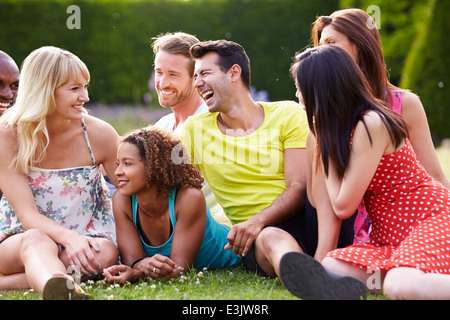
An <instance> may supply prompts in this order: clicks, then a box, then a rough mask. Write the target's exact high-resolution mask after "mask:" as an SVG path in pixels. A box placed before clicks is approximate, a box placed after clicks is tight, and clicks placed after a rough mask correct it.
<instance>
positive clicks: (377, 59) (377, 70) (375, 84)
mask: <svg viewBox="0 0 450 320" xmlns="http://www.w3.org/2000/svg"><path fill="white" fill-rule="evenodd" d="M311 39H312V41H313V45H314V46H321V45H332V46H337V47H340V48H342V49H344V50H345V51H347V53H349V54H350V56H351V57H352V58H353V60H354V61H355V62H356V63H357V64H358V66H359V68H360V69H361V72H362V73H363V74H364V77H365V79H366V80H367V84H368V88H369V90H370V91H371V93H372V94H373V95H374V97H376V98H378V99H380V100H382V101H384V102H386V104H387V106H388V107H389V108H391V109H392V110H394V111H395V112H397V113H398V114H400V115H401V116H402V118H403V120H405V123H406V125H407V127H408V131H409V140H410V141H411V145H412V147H413V149H414V152H415V153H416V155H417V158H418V159H419V161H420V162H421V163H422V165H423V166H424V168H425V170H427V172H428V173H429V174H430V175H431V176H433V177H434V178H435V179H436V180H438V181H439V182H441V183H442V184H443V185H444V186H445V187H447V188H450V180H449V179H448V178H447V176H446V175H445V173H444V170H443V169H442V167H441V165H440V163H439V159H438V157H437V154H436V151H435V149H434V145H433V140H432V138H431V133H430V128H429V126H428V121H427V116H426V113H425V110H424V107H423V105H422V103H421V101H420V99H419V97H418V96H417V95H415V94H414V93H412V92H410V91H409V90H405V89H402V88H398V87H396V86H394V85H393V84H392V83H391V82H390V81H389V75H388V71H387V68H386V63H385V60H384V56H383V49H382V45H381V37H380V33H379V31H378V28H377V26H376V24H375V22H374V21H373V19H372V17H371V16H370V15H369V14H368V13H367V12H365V11H363V10H361V9H354V8H351V9H343V10H338V11H335V12H333V13H332V14H331V15H330V16H320V17H318V18H317V19H316V21H315V22H314V23H313V28H312V31H311ZM319 190H321V188H319ZM315 196H316V197H320V193H318V194H317V193H316V194H315ZM324 201H327V199H324V198H320V200H319V199H317V202H321V203H323V202H324ZM322 205H323V204H322ZM354 230H355V237H354V243H364V242H366V241H367V240H368V235H369V233H370V219H368V215H367V212H366V211H365V206H364V203H363V202H362V203H361V205H360V206H359V207H358V214H357V216H356V220H355V226H354Z"/></svg>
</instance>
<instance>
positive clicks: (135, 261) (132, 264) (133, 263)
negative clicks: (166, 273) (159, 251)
mask: <svg viewBox="0 0 450 320" xmlns="http://www.w3.org/2000/svg"><path fill="white" fill-rule="evenodd" d="M145 258H146V257H142V258H138V259H136V260H134V261H133V262H132V263H131V264H130V268H133V266H134V265H135V264H136V263H138V262H139V261H141V260H144V259H145Z"/></svg>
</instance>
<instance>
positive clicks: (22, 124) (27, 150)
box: [1, 46, 90, 174]
mask: <svg viewBox="0 0 450 320" xmlns="http://www.w3.org/2000/svg"><path fill="white" fill-rule="evenodd" d="M70 76H72V77H73V79H74V81H75V82H76V83H80V82H81V80H82V78H84V79H86V80H87V81H89V79H90V75H89V71H88V69H87V67H86V65H85V64H84V62H83V61H81V60H80V59H79V58H78V57H77V56H75V55H74V54H72V53H70V52H68V51H66V50H63V49H60V48H56V47H51V46H45V47H41V48H39V49H36V50H34V51H33V52H32V53H30V55H28V57H27V58H26V59H25V60H24V62H23V64H22V70H21V73H20V86H19V90H18V93H17V101H16V104H15V105H14V106H12V107H11V108H9V109H8V110H7V111H6V112H5V113H4V114H3V116H2V117H1V122H3V123H4V124H5V125H7V126H10V127H13V128H15V129H16V130H17V136H18V152H17V155H16V157H15V159H14V162H13V164H12V165H15V168H16V170H18V171H19V172H22V173H25V174H28V173H29V172H30V168H32V167H34V166H35V165H36V164H37V163H39V162H40V161H42V160H43V159H44V157H45V150H46V148H47V146H48V144H49V142H50V140H49V134H48V130H47V121H46V120H47V116H48V115H50V114H52V113H53V112H54V111H55V89H56V88H58V87H60V86H62V85H63V84H65V83H67V81H69V78H70Z"/></svg>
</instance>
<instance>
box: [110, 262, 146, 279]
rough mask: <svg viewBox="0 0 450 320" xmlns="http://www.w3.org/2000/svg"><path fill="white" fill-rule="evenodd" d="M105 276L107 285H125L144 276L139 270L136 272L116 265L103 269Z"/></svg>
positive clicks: (127, 267) (122, 265) (125, 266)
mask: <svg viewBox="0 0 450 320" xmlns="http://www.w3.org/2000/svg"><path fill="white" fill-rule="evenodd" d="M103 274H104V276H105V281H106V282H107V283H111V282H118V283H125V282H127V281H129V282H132V281H134V280H136V279H139V278H140V277H142V275H143V274H142V272H140V271H139V270H136V269H134V268H131V267H129V266H127V265H124V264H120V265H115V266H111V267H109V268H106V269H103Z"/></svg>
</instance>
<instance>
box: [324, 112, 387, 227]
mask: <svg viewBox="0 0 450 320" xmlns="http://www.w3.org/2000/svg"><path fill="white" fill-rule="evenodd" d="M364 117H365V120H366V124H367V127H368V130H369V131H370V134H371V136H372V145H371V144H370V140H369V136H368V134H367V132H366V130H365V128H364V124H363V123H362V122H359V123H358V124H357V126H356V128H355V131H354V134H353V140H352V147H351V153H350V161H349V165H348V167H347V169H346V172H345V174H344V177H343V178H342V179H340V178H338V176H337V173H336V169H335V166H334V163H332V162H331V161H330V162H329V170H328V176H327V177H325V184H326V187H327V191H328V194H329V196H330V200H331V204H332V207H333V210H334V212H335V213H336V215H337V216H338V217H339V218H340V219H347V218H349V217H350V216H351V215H352V214H353V213H354V212H355V210H356V208H357V207H358V205H359V203H360V202H361V199H362V198H363V196H364V193H365V192H366V190H367V188H368V186H369V184H370V181H371V180H372V178H373V176H374V174H375V171H376V169H377V167H378V164H379V162H380V160H381V157H382V156H383V155H384V154H389V153H392V152H394V151H395V149H394V146H393V145H392V143H391V140H390V137H389V134H388V131H387V129H386V127H385V126H384V124H383V122H382V120H381V119H380V117H379V116H378V115H376V114H374V113H373V112H372V113H369V114H368V115H366V116H364Z"/></svg>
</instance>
